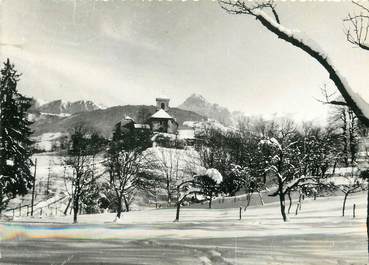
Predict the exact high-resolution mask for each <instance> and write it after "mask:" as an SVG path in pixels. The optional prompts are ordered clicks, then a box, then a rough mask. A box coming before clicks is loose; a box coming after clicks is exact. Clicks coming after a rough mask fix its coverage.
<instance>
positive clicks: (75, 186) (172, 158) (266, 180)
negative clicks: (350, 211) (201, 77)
mask: <svg viewBox="0 0 369 265" xmlns="http://www.w3.org/2000/svg"><path fill="white" fill-rule="evenodd" d="M1 74H2V77H1V98H0V99H1V100H0V111H1V123H0V132H1V135H0V136H1V143H0V144H1V145H0V148H1V149H0V151H1V159H0V170H1V174H0V176H1V179H0V188H1V190H0V199H1V201H0V202H1V209H5V208H6V206H7V204H8V202H9V201H10V200H11V199H13V198H15V197H16V196H17V195H25V194H26V193H27V192H28V191H29V190H30V189H31V188H32V184H33V180H34V176H33V175H32V174H31V169H30V168H31V167H32V161H31V159H30V158H31V155H32V153H33V151H32V142H31V141H30V140H29V137H30V135H31V131H30V129H29V126H30V124H31V123H30V122H29V121H28V118H27V110H28V108H29V107H30V102H31V101H30V99H29V98H26V97H24V96H22V95H21V94H19V92H18V91H17V89H16V84H17V82H18V80H19V75H18V74H17V72H16V71H15V70H14V66H13V65H12V64H10V62H9V60H7V61H6V63H5V64H4V69H2V71H1ZM194 130H195V135H196V141H195V144H194V146H191V147H188V146H186V145H185V144H184V143H181V144H176V143H174V144H169V145H168V146H169V148H168V146H167V147H157V148H151V146H152V140H151V139H152V136H153V133H152V132H151V131H150V130H146V129H139V128H130V127H129V128H126V127H124V126H121V124H120V123H118V124H117V125H116V126H115V128H114V129H113V132H112V137H111V138H110V139H105V138H103V137H102V136H100V135H99V134H98V133H97V132H96V131H94V130H93V129H92V128H89V127H87V126H86V125H83V124H80V125H77V126H75V128H74V129H73V130H72V131H71V132H70V135H69V137H68V141H67V142H66V150H64V151H63V153H62V155H63V157H65V158H64V161H63V162H64V164H65V165H66V166H68V167H69V168H71V169H72V172H73V173H71V174H65V176H64V181H65V186H66V191H67V193H68V194H69V198H70V199H69V203H68V205H67V207H66V209H65V211H64V212H65V213H67V211H68V209H71V210H72V211H73V221H74V222H77V219H78V214H79V213H80V212H81V210H82V209H83V211H84V212H85V213H96V212H99V211H100V210H101V209H109V210H110V211H114V212H116V213H117V218H120V217H121V214H122V212H123V211H129V210H130V206H131V204H132V202H133V201H134V200H135V199H138V198H140V199H142V198H146V199H147V201H154V202H155V204H156V205H157V206H158V205H159V204H160V205H161V206H164V205H162V202H163V198H164V200H165V201H166V205H165V206H166V207H172V206H174V207H175V208H176V217H175V220H176V221H178V220H179V213H180V208H181V206H182V205H186V204H188V203H194V202H204V201H207V202H208V205H209V208H211V206H212V200H213V199H214V198H215V197H217V196H219V195H222V196H235V195H237V194H245V197H246V202H245V205H244V210H245V211H246V209H247V207H248V206H249V205H250V203H251V199H252V197H253V196H256V195H258V196H259V199H260V201H261V202H262V203H263V194H264V193H265V191H266V190H268V191H269V192H268V193H269V194H268V195H269V196H272V197H277V198H278V200H279V202H280V211H281V216H282V218H283V220H284V221H286V220H287V214H288V213H289V212H290V209H291V205H292V199H293V196H291V195H292V194H299V201H301V197H302V196H314V198H316V197H317V196H321V195H325V194H327V193H329V192H332V191H334V190H341V192H343V193H344V195H345V196H344V202H343V209H342V211H343V215H344V209H345V202H346V199H347V197H348V196H349V195H350V194H351V193H354V192H357V191H361V190H362V189H365V188H366V185H364V184H363V181H362V179H360V174H361V175H362V176H364V175H365V171H364V170H362V172H359V173H358V172H357V171H355V170H354V169H357V168H358V167H357V165H358V160H359V144H360V139H361V137H362V135H364V134H366V133H367V132H366V129H365V126H363V125H362V124H361V123H360V120H359V119H357V117H356V115H355V114H354V112H353V111H352V110H351V109H350V108H349V107H347V106H345V105H340V106H334V107H332V111H331V115H330V122H329V124H328V125H327V126H321V125H316V124H313V123H303V124H296V122H294V121H292V120H290V119H287V118H278V119H277V118H276V119H273V120H265V119H262V118H256V117H241V118H240V119H239V121H238V123H237V124H236V126H234V127H232V128H226V127H224V126H219V124H217V123H216V122H212V121H207V122H199V123H197V124H196V126H195V128H194ZM342 167H345V168H351V170H352V171H351V172H352V174H351V175H350V176H348V181H346V183H343V184H342V183H341V184H339V185H338V184H336V183H335V182H334V181H333V179H332V176H334V175H335V171H336V169H339V168H342ZM346 177H347V176H346ZM287 200H288V201H289V205H288V207H287V205H286V201H287Z"/></svg>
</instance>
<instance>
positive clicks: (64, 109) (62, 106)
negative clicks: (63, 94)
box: [37, 100, 100, 115]
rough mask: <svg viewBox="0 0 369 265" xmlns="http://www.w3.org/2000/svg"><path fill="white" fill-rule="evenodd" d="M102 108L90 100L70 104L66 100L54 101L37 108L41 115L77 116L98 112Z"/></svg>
mask: <svg viewBox="0 0 369 265" xmlns="http://www.w3.org/2000/svg"><path fill="white" fill-rule="evenodd" d="M98 109H100V107H99V106H98V105H96V104H95V103H94V102H92V101H90V100H79V101H75V102H68V101H64V100H54V101H51V102H49V103H46V104H43V105H41V106H39V107H38V108H37V110H38V111H39V112H41V113H48V114H57V115H59V114H75V113H79V112H85V111H93V110H98Z"/></svg>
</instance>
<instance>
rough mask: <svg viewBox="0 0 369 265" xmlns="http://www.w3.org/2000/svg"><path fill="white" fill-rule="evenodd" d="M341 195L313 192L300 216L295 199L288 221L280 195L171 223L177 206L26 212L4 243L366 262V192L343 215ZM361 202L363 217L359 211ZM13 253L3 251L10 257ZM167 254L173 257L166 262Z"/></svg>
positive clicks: (253, 259) (244, 260) (213, 260)
mask: <svg viewBox="0 0 369 265" xmlns="http://www.w3.org/2000/svg"><path fill="white" fill-rule="evenodd" d="M342 199H343V198H342V196H335V197H328V198H318V199H317V200H316V201H314V200H312V199H306V200H305V201H304V203H303V205H302V211H301V212H300V213H299V214H298V215H297V216H295V215H294V210H295V206H296V205H294V207H293V211H292V212H293V214H290V215H289V221H288V222H286V223H284V222H283V221H282V219H281V216H280V212H279V204H278V203H277V202H274V203H270V204H266V205H264V206H252V207H250V208H248V209H247V212H246V213H244V212H242V214H243V215H244V216H243V218H242V220H238V216H239V208H238V207H239V205H238V204H240V205H242V201H238V202H237V203H236V205H235V207H234V208H224V209H221V208H219V209H198V208H183V209H182V211H181V220H180V222H179V223H173V222H172V221H173V219H174V216H175V209H146V210H142V211H133V212H129V213H124V214H123V217H122V219H121V220H119V221H118V222H113V220H114V214H99V215H82V216H80V217H79V224H78V225H70V223H71V220H72V217H71V216H66V217H50V218H43V219H41V220H37V221H38V222H40V221H42V222H45V223H41V224H40V223H38V224H31V222H33V221H35V219H30V218H23V219H18V220H17V221H18V222H17V223H12V224H2V225H1V234H2V239H3V241H2V242H3V243H2V245H3V246H4V247H5V248H7V249H11V247H10V246H13V247H14V246H17V243H16V242H18V245H19V247H21V246H22V247H25V246H27V242H34V241H35V240H36V241H38V240H41V241H42V242H45V241H44V240H46V241H51V242H53V243H50V244H51V245H52V244H64V243H65V242H66V241H68V242H71V244H76V246H77V245H78V247H79V248H78V250H79V252H78V251H77V253H76V254H75V255H76V257H77V256H78V255H82V254H83V253H84V251H87V250H86V249H85V248H88V246H89V245H91V244H95V245H96V244H97V245H99V246H100V249H104V248H105V247H106V244H108V242H110V243H112V242H113V243H112V244H117V245H120V246H121V247H122V259H118V260H117V261H115V262H116V263H115V264H365V263H366V262H367V253H366V230H365V216H366V215H365V209H366V204H365V199H366V197H365V194H364V193H360V194H355V195H353V196H352V197H349V199H348V202H347V209H346V213H347V216H346V217H341V216H340V215H341V205H342ZM215 203H217V202H215ZM354 203H355V204H356V208H357V210H356V218H353V217H352V205H353V204H354ZM23 222H25V223H23ZM82 239H83V241H81V240H82ZM65 240H66V241H65ZM42 242H41V243H42ZM73 242H74V243H73ZM87 242H89V243H88V244H87ZM110 243H109V244H110ZM132 244H133V245H134V246H135V247H134V249H135V250H136V251H138V252H137V253H136V256H135V258H133V256H130V257H131V258H132V259H133V260H130V262H128V263H124V262H123V263H122V260H123V261H124V254H123V253H124V251H126V250H124V249H127V248H128V249H131V248H133V245H132ZM51 245H50V248H51ZM68 247H69V244H66V245H65V248H68ZM148 247H150V249H151V250H152V248H155V249H156V250H158V251H159V250H160V251H161V253H162V254H163V253H167V254H165V255H163V256H162V259H160V257H158V256H157V252H155V253H156V254H155V253H152V255H153V259H152V263H145V262H142V260H141V259H140V257H141V256H140V254H139V253H140V251H139V250H141V251H142V252H141V253H142V255H143V256H142V257H144V260H146V259H145V258H147V256H146V255H145V254H144V251H145V249H147V248H148ZM171 250H173V251H174V252H175V253H177V252H178V251H179V250H182V256H181V254H178V253H177V254H176V256H175V257H172V254H170V253H169V252H170V251H171ZM9 251H10V252H9V255H10V256H11V255H13V254H11V253H12V252H11V250H9ZM60 251H61V250H60ZM65 251H67V250H65ZM176 251H177V252H176ZM36 252H37V251H36ZM108 252H109V250H107V252H104V253H100V256H99V257H100V258H101V259H100V260H104V258H105V261H106V262H107V260H106V258H108V257H109V255H107V253H108ZM180 253H181V252H180ZM191 253H192V254H191ZM6 255H7V254H6V253H3V258H4V257H6ZM14 255H15V254H14ZM34 255H36V254H34ZM45 255H46V254H45ZM166 255H167V258H168V259H170V258H173V259H174V261H173V262H172V263H167V262H166V261H165V260H166ZM188 255H190V256H188ZM37 257H39V258H41V257H43V256H42V255H38V256H37ZM45 257H46V256H45ZM13 261H14V259H13ZM119 261H120V262H121V263H119ZM160 261H163V262H160ZM191 262H192V263H191ZM107 263H108V262H107ZM35 264H36V263H35Z"/></svg>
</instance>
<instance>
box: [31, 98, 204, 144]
mask: <svg viewBox="0 0 369 265" xmlns="http://www.w3.org/2000/svg"><path fill="white" fill-rule="evenodd" d="M140 109H145V110H146V111H147V112H148V113H151V114H153V113H154V112H155V110H156V107H154V106H145V105H126V106H115V107H111V108H107V109H98V110H93V111H85V112H80V113H75V114H72V115H70V116H68V117H62V116H57V115H44V114H38V116H37V117H36V119H35V122H34V124H33V125H32V130H33V132H34V136H38V135H41V134H43V133H50V132H68V131H70V130H71V129H72V128H73V127H75V126H76V125H78V124H81V123H83V124H86V125H87V126H89V127H91V128H94V129H95V130H96V131H98V132H99V133H101V134H102V135H104V136H105V137H108V136H110V135H111V132H112V129H113V127H114V125H115V124H116V123H117V122H118V121H120V120H121V119H123V118H124V117H125V116H130V117H132V118H133V119H135V120H139V110H140ZM168 112H169V114H170V115H172V116H173V117H175V118H176V119H177V122H178V123H179V125H180V128H181V127H183V122H184V121H201V120H204V119H206V118H205V117H204V116H202V115H199V114H197V113H194V112H192V111H187V110H182V109H179V108H171V109H170V110H169V111H168Z"/></svg>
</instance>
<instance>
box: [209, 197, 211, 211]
mask: <svg viewBox="0 0 369 265" xmlns="http://www.w3.org/2000/svg"><path fill="white" fill-rule="evenodd" d="M211 202H212V198H211V197H210V199H209V209H211Z"/></svg>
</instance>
